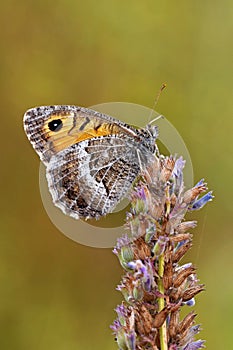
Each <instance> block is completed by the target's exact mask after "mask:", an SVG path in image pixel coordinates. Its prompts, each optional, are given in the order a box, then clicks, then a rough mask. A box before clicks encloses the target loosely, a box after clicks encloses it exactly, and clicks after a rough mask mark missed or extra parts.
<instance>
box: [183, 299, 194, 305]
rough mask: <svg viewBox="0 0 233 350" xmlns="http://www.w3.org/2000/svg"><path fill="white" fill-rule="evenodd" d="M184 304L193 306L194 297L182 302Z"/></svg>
mask: <svg viewBox="0 0 233 350" xmlns="http://www.w3.org/2000/svg"><path fill="white" fill-rule="evenodd" d="M184 304H185V305H187V306H194V305H195V299H194V298H192V299H190V300H188V301H186V302H184Z"/></svg>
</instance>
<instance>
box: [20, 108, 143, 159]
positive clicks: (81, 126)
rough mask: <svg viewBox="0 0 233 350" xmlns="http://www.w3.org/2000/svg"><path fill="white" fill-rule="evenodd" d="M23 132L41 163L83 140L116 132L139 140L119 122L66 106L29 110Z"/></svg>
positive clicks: (103, 115)
mask: <svg viewBox="0 0 233 350" xmlns="http://www.w3.org/2000/svg"><path fill="white" fill-rule="evenodd" d="M24 129H25V133H26V135H27V137H28V139H29V141H30V142H31V144H32V146H33V148H34V149H35V150H36V152H37V153H38V155H39V156H40V159H41V160H42V161H43V162H44V163H45V164H46V163H47V162H49V160H50V158H51V157H52V156H53V155H55V154H56V153H58V152H60V151H62V150H64V149H65V148H67V147H69V146H71V145H73V144H75V143H78V142H81V141H83V140H86V139H91V138H95V137H99V136H106V135H111V134H120V133H124V134H127V135H131V136H132V137H135V136H136V135H137V136H138V138H139V135H138V132H137V130H135V129H134V128H133V127H131V126H129V125H127V124H125V123H123V122H121V121H119V120H116V119H114V118H112V117H110V116H108V115H105V114H102V113H99V112H96V111H93V110H91V109H87V108H83V107H78V106H70V105H63V106H62V105H60V106H41V107H35V108H32V109H29V110H28V111H27V112H26V113H25V115H24Z"/></svg>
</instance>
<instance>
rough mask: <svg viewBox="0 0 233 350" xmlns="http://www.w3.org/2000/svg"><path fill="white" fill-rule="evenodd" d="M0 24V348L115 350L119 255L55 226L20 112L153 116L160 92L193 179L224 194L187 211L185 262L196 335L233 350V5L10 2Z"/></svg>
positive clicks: (4, 4)
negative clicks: (52, 109) (144, 110)
mask: <svg viewBox="0 0 233 350" xmlns="http://www.w3.org/2000/svg"><path fill="white" fill-rule="evenodd" d="M0 23H1V33H0V36H1V42H0V47H1V56H0V82H1V91H0V93H1V110H2V112H1V159H2V161H1V173H0V181H1V211H0V213H1V214H0V215H1V218H0V232H1V244H0V260H1V261H0V278H1V281H0V283H1V287H0V300H1V302H0V323H1V325H0V332H1V336H0V348H1V349H4V350H5V349H6V350H13V349H17V350H21V349H22V350H28V349H34V350H50V349H56V350H64V349H69V350H77V349H86V350H89V349H97V350H98V349H116V345H115V344H114V340H113V337H112V335H111V330H110V329H109V324H110V323H111V322H112V321H113V319H114V318H115V313H114V311H113V309H114V307H115V306H116V305H117V303H118V302H120V300H121V295H120V294H119V293H118V292H116V291H115V287H116V285H117V284H118V283H119V281H120V276H121V268H120V267H119V264H118V261H117V259H116V258H115V256H113V254H112V252H111V249H95V248H90V247H86V246H81V245H79V244H77V243H75V242H72V241H71V240H69V239H68V238H66V237H65V236H64V235H62V234H61V233H60V232H59V231H58V230H57V229H56V228H55V227H54V226H53V224H52V223H51V222H50V220H49V218H48V216H47V214H46V212H45V210H44V208H43V205H42V202H41V198H40V193H39V185H38V168H39V159H38V157H37V156H36V154H35V153H34V151H33V149H32V147H31V146H30V144H29V142H28V141H27V139H26V136H25V134H24V131H23V127H22V116H23V113H24V112H25V110H27V109H28V108H30V107H33V106H36V105H45V104H49V105H50V104H77V105H81V106H87V107H88V106H90V105H93V104H98V103H103V102H112V101H122V102H133V103H138V104H142V105H145V106H148V107H152V105H153V100H154V97H155V94H156V91H158V89H159V87H160V85H161V84H162V83H163V82H167V84H168V88H167V89H166V90H165V92H164V93H163V94H162V96H161V98H160V101H159V104H158V106H157V107H156V109H157V110H158V111H159V112H160V113H162V114H164V115H165V116H166V117H167V118H168V119H169V120H170V122H171V123H173V125H174V126H175V127H176V128H177V129H178V131H179V133H180V134H181V135H182V137H183V139H184V141H185V143H186V145H187V147H188V149H189V152H190V154H191V157H192V161H193V166H194V172H195V181H197V180H199V179H200V178H202V177H205V178H206V180H207V181H208V184H209V188H211V189H213V190H214V194H215V196H216V198H215V200H214V202H212V203H210V204H209V205H207V207H206V208H204V209H203V210H202V211H200V212H198V213H194V214H193V215H192V218H193V219H198V221H199V225H198V227H197V229H195V231H194V232H195V238H194V241H195V244H194V246H193V248H192V251H191V253H190V255H189V257H188V261H190V260H191V261H193V262H194V263H195V264H196V265H197V266H198V270H199V278H200V280H201V282H202V283H205V284H206V289H207V290H206V292H205V293H202V295H200V296H199V297H198V298H197V305H196V306H195V310H196V311H197V312H198V321H199V322H201V323H202V327H203V331H202V333H201V338H204V339H206V340H207V344H206V345H207V348H208V349H212V350H215V349H216V350H217V349H230V348H232V313H233V307H232V306H233V305H232V304H233V298H232V296H233V282H232V281H233V279H232V267H233V259H232V254H233V253H232V252H233V241H232V215H233V211H232V194H233V193H232V170H233V166H232V131H233V118H232V97H233V94H232V84H233V81H232V73H233V60H232V57H233V42H232V38H233V6H232V1H230V0H229V1H227V0H222V1H210V0H206V1H198V0H196V1H194V0H193V1H187V0H185V1H184V0H182V1H179V2H177V1H176V2H175V1H163V2H162V1H154V0H153V1H152V0H148V1H144V2H143V1H123V0H118V1H106V0H104V1H93V0H86V1H84V2H83V1H80V0H79V1H77V0H76V1H75V0H67V1H65V0H57V1H54V0H53V1H44V0H42V1H26V0H22V1H16V0H9V1H3V2H1V5H0ZM132 123H134V124H136V121H135V120H133V121H132Z"/></svg>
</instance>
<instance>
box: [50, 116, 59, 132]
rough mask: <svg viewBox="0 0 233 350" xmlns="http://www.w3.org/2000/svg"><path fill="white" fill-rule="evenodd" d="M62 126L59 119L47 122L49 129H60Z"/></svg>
mask: <svg viewBox="0 0 233 350" xmlns="http://www.w3.org/2000/svg"><path fill="white" fill-rule="evenodd" d="M62 126H63V124H62V120H61V119H54V120H52V121H51V122H49V123H48V127H49V130H51V131H55V132H57V131H59V130H61V128H62Z"/></svg>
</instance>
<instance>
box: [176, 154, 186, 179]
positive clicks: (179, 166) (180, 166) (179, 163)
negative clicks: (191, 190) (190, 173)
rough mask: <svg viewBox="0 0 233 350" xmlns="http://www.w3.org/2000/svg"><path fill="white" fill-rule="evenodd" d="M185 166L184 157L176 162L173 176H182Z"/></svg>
mask: <svg viewBox="0 0 233 350" xmlns="http://www.w3.org/2000/svg"><path fill="white" fill-rule="evenodd" d="M184 166H185V160H184V159H183V157H180V158H178V159H177V160H176V162H175V166H174V169H173V175H174V176H176V177H179V176H180V174H181V173H182V170H183V168H184Z"/></svg>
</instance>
